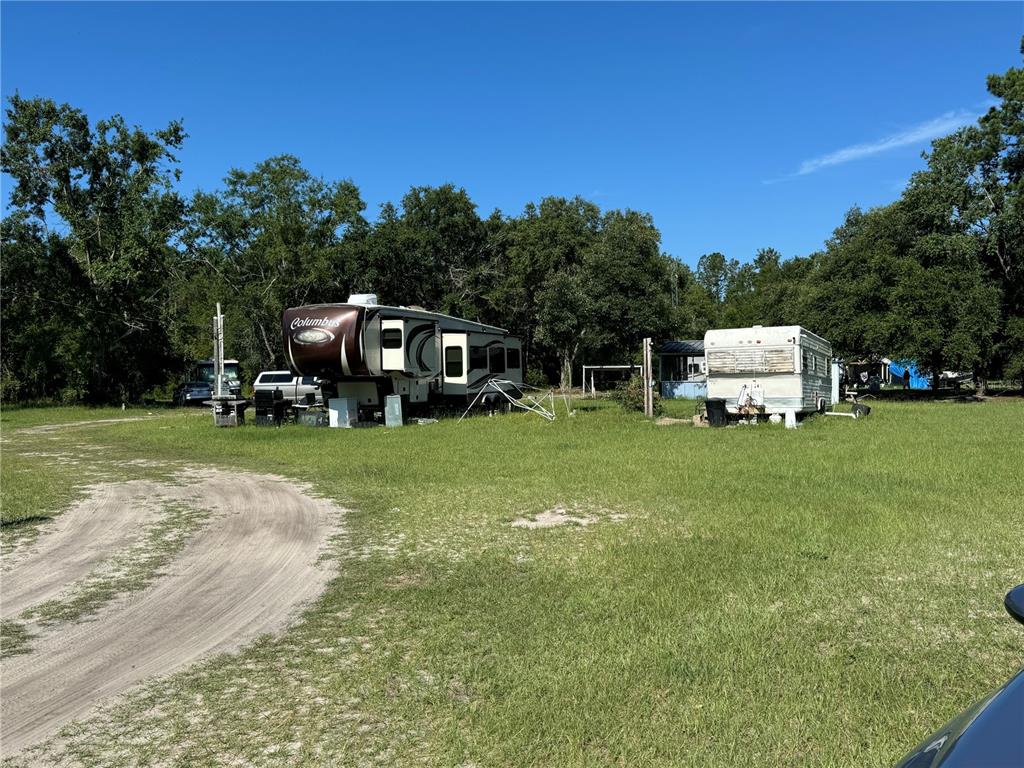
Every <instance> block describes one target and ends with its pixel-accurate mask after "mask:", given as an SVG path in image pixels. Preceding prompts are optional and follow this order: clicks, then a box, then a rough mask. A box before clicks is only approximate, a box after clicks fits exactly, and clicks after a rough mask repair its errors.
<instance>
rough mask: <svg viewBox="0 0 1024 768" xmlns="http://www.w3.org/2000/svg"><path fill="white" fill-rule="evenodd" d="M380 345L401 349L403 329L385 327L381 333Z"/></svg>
mask: <svg viewBox="0 0 1024 768" xmlns="http://www.w3.org/2000/svg"><path fill="white" fill-rule="evenodd" d="M380 345H381V346H382V347H384V349H401V348H402V329H401V328H385V329H384V330H383V331H381V334H380Z"/></svg>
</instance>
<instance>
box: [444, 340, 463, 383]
mask: <svg viewBox="0 0 1024 768" xmlns="http://www.w3.org/2000/svg"><path fill="white" fill-rule="evenodd" d="M444 375H445V376H447V377H448V378H450V379H457V378H458V377H459V376H461V375H462V347H445V348H444Z"/></svg>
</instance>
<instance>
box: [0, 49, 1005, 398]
mask: <svg viewBox="0 0 1024 768" xmlns="http://www.w3.org/2000/svg"><path fill="white" fill-rule="evenodd" d="M1022 52H1024V44H1022ZM988 89H989V91H990V93H991V94H992V96H993V97H994V98H995V99H996V100H997V102H998V103H997V104H996V105H995V106H993V107H991V108H990V109H989V111H988V112H987V113H986V114H985V115H984V116H982V117H981V118H980V119H979V120H978V122H977V123H976V124H975V125H970V126H967V127H964V128H962V129H960V130H958V131H956V132H955V133H953V134H952V135H950V136H947V137H944V138H941V139H939V140H937V141H935V142H933V145H932V148H931V151H930V152H928V153H926V155H925V158H926V160H927V167H926V168H925V169H924V170H922V171H920V172H918V173H915V174H914V175H913V176H912V178H911V179H910V180H909V182H908V184H907V186H906V189H905V191H904V192H903V194H902V195H901V197H900V198H899V199H898V200H897V201H895V202H894V203H892V204H890V205H886V206H882V207H879V208H874V209H871V210H867V211H862V210H860V209H858V208H854V209H852V210H851V211H850V212H849V213H848V214H847V215H846V218H845V220H844V221H843V222H842V223H841V224H840V225H839V226H838V227H837V229H836V230H835V232H834V233H833V235H832V237H831V238H830V239H829V240H828V241H827V242H826V243H825V246H824V248H823V249H822V250H820V251H818V252H816V253H812V254H809V255H806V256H797V257H792V258H788V259H785V258H783V257H782V255H781V254H780V253H778V252H777V251H776V250H774V249H772V248H765V249H762V250H761V251H759V252H758V253H756V254H755V255H753V257H752V258H751V259H750V260H749V261H745V262H740V261H739V260H737V259H730V258H727V257H726V256H724V255H723V254H721V253H711V254H705V255H703V256H701V257H700V259H699V261H698V263H697V267H696V268H695V269H691V268H690V267H688V266H687V265H686V264H685V263H683V262H682V261H679V260H678V259H676V258H674V257H673V256H671V255H669V254H667V253H665V252H663V251H662V249H661V237H660V233H659V232H658V229H657V228H656V226H655V224H654V221H653V220H652V218H651V216H650V215H649V214H646V213H643V212H639V211H634V210H628V209H627V210H606V211H602V210H601V208H600V207H599V206H597V205H596V204H595V203H593V202H591V201H588V200H584V199H582V198H580V197H576V198H572V199H567V198H563V197H544V198H541V199H540V200H539V201H537V202H535V203H529V204H528V205H526V206H525V208H524V209H523V211H522V212H521V213H519V214H517V215H506V214H504V213H502V212H501V211H498V210H495V211H494V212H492V213H491V214H490V215H488V216H487V217H486V218H483V217H481V215H480V213H479V211H478V208H477V206H476V205H475V204H474V203H473V201H472V200H471V199H470V197H469V195H468V194H467V193H466V192H465V190H464V189H461V188H458V187H456V186H454V185H451V184H446V185H442V186H434V187H413V188H412V189H410V190H409V191H408V192H407V193H406V194H405V195H404V196H403V197H402V198H401V199H400V200H399V201H398V202H397V203H396V204H392V203H386V204H384V205H383V206H381V209H380V211H379V215H378V216H377V217H376V219H375V220H372V221H371V220H370V219H368V218H367V215H366V205H365V203H364V202H363V200H362V198H361V196H360V192H359V189H358V187H357V186H356V185H355V184H354V183H353V182H352V181H351V180H340V181H327V180H324V179H321V178H318V177H316V176H315V175H314V174H312V173H310V172H309V170H307V169H306V168H304V167H303V166H302V164H301V162H300V161H299V159H298V158H296V157H293V156H291V155H279V156H276V157H271V158H268V159H266V160H264V161H262V162H259V163H257V164H256V165H255V166H254V167H252V168H250V169H234V170H231V171H229V172H228V174H227V176H226V178H225V179H224V183H223V186H222V187H221V188H220V189H217V190H212V191H199V192H196V193H195V194H194V195H192V196H191V197H189V198H187V199H186V198H185V197H183V196H182V195H181V193H180V192H178V191H177V190H176V182H177V181H178V180H179V178H180V167H179V162H178V159H177V157H176V153H177V151H178V150H179V149H180V148H181V147H182V146H183V144H184V142H185V141H186V140H187V135H186V133H185V130H184V126H183V125H182V123H181V122H178V121H175V122H171V123H170V124H169V125H168V126H167V127H166V128H163V129H161V130H155V131H145V130H143V129H141V128H139V127H135V126H131V125H129V124H128V122H127V121H126V120H125V119H124V118H123V117H121V116H119V115H118V116H114V117H112V118H109V119H104V120H99V121H96V122H92V121H90V120H89V118H88V117H87V116H86V115H85V114H84V113H83V112H82V111H81V110H80V109H77V108H75V107H73V106H70V105H67V104H60V105H58V104H56V103H54V102H53V101H51V100H49V99H45V98H23V97H21V96H20V95H15V96H13V97H11V98H10V100H9V103H8V105H7V108H6V115H5V123H4V139H3V146H2V170H3V172H4V173H6V174H8V176H9V178H10V180H11V182H12V183H11V185H10V195H9V207H8V211H7V212H6V215H5V217H4V218H3V221H2V224H0V229H2V232H0V235H2V239H0V273H2V284H0V313H2V317H0V388H2V389H0V394H2V397H3V399H4V400H6V401H12V400H37V399H56V400H62V401H66V402H117V401H122V400H129V401H131V400H136V399H138V398H140V397H142V396H144V395H146V394H152V393H154V392H160V391H163V392H166V391H167V387H168V386H171V385H173V384H174V383H175V382H177V381H180V380H181V379H182V377H183V376H184V375H185V373H186V371H187V369H188V366H189V363H190V361H192V360H195V359H198V358H203V357H208V356H209V354H210V347H211V341H210V323H211V317H212V314H213V307H214V304H215V303H216V302H218V301H219V302H220V303H221V304H222V305H223V307H224V311H225V314H226V316H227V337H226V348H227V349H228V351H229V353H230V354H231V355H232V356H235V357H237V358H238V359H239V360H240V361H241V363H242V365H243V368H244V370H245V371H246V372H247V373H248V375H249V376H250V377H251V376H254V375H255V373H256V372H258V371H260V370H264V369H267V368H275V367H281V366H282V365H283V354H282V346H281V333H280V318H281V313H282V311H283V310H284V309H285V308H286V307H288V306H296V305H299V304H308V303H317V302H337V301H344V300H345V298H346V297H347V296H348V295H349V294H350V293H376V294H377V295H378V296H379V298H380V301H381V302H382V303H385V304H400V305H406V306H409V305H419V306H423V307H426V308H428V309H432V310H437V311H441V312H445V313H448V314H452V315H456V316H459V317H466V318H470V319H474V320H478V321H480V322H485V323H490V324H494V325H498V326H501V327H504V328H508V329H509V330H510V331H512V332H513V333H515V334H516V335H518V336H520V337H521V338H522V340H523V346H524V353H525V356H526V360H527V363H528V369H529V372H528V376H529V378H530V379H531V381H534V382H536V383H542V382H547V381H553V382H560V383H561V384H563V385H566V384H568V382H569V381H570V380H571V377H572V372H573V371H574V370H575V369H576V368H578V365H579V363H581V362H583V361H584V360H585V361H586V362H594V363H599V362H623V361H627V360H632V359H633V358H635V357H636V356H637V355H638V354H639V347H640V341H641V339H642V338H643V337H644V336H653V337H655V338H658V339H668V338H700V337H702V336H703V333H704V331H706V330H707V329H708V328H712V327H730V326H733V327H734V326H747V325H753V324H762V325H779V324H799V325H803V326H805V327H807V328H809V329H810V330H812V331H814V332H815V333H818V334H819V335H821V336H824V337H825V338H827V339H829V340H830V341H832V343H833V345H834V348H835V350H836V352H837V354H840V355H844V356H846V357H848V358H861V357H880V356H883V355H884V356H888V357H891V358H897V359H898V358H908V359H913V360H916V361H918V363H919V366H920V367H921V368H922V369H924V370H927V371H942V370H945V369H954V370H969V371H974V372H975V374H976V375H977V377H978V378H979V379H981V380H984V379H986V378H989V377H1004V378H1009V379H1014V380H1021V379H1024V266H1022V264H1024V198H1022V194H1021V193H1022V185H1024V181H1022V178H1024V147H1022V145H1021V136H1022V133H1024V69H1018V68H1012V69H1010V70H1008V71H1007V72H1006V73H1004V74H1002V75H992V76H990V77H989V79H988Z"/></svg>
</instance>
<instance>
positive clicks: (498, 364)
mask: <svg viewBox="0 0 1024 768" xmlns="http://www.w3.org/2000/svg"><path fill="white" fill-rule="evenodd" d="M490 361H491V365H490V369H491V373H504V372H505V348H504V347H502V346H493V347H491V353H490Z"/></svg>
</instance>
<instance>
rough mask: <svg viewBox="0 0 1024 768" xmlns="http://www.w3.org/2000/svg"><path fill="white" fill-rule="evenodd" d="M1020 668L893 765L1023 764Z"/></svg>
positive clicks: (1022, 672) (1023, 704) (961, 767)
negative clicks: (1008, 679)
mask: <svg viewBox="0 0 1024 768" xmlns="http://www.w3.org/2000/svg"><path fill="white" fill-rule="evenodd" d="M1022 712H1024V669H1021V670H1020V671H1018V672H1017V674H1016V675H1014V677H1013V678H1011V679H1010V681H1009V682H1007V683H1006V685H1004V686H1003V687H1002V688H1000V689H999V690H998V691H996V692H995V693H993V694H991V695H990V696H987V697H986V698H985V699H983V700H982V701H980V702H978V703H977V704H975V705H974V706H973V707H971V708H970V709H968V710H967V711H965V712H963V713H962V714H960V715H957V716H956V717H954V718H953V719H952V720H950V721H949V722H948V723H946V724H945V725H944V726H942V727H941V728H939V730H937V731H936V732H935V733H933V734H932V735H931V736H929V737H928V738H927V739H925V740H924V741H922V742H921V743H920V744H919V745H918V746H917V747H916V748H915V749H914V750H913V751H912V752H911V753H910V754H909V755H907V756H906V757H904V758H903V760H901V761H900V762H899V763H897V768H938V767H939V766H942V768H967V766H980V765H992V766H996V765H1024V729H1022V727H1021V723H1022V721H1021V713H1022Z"/></svg>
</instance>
